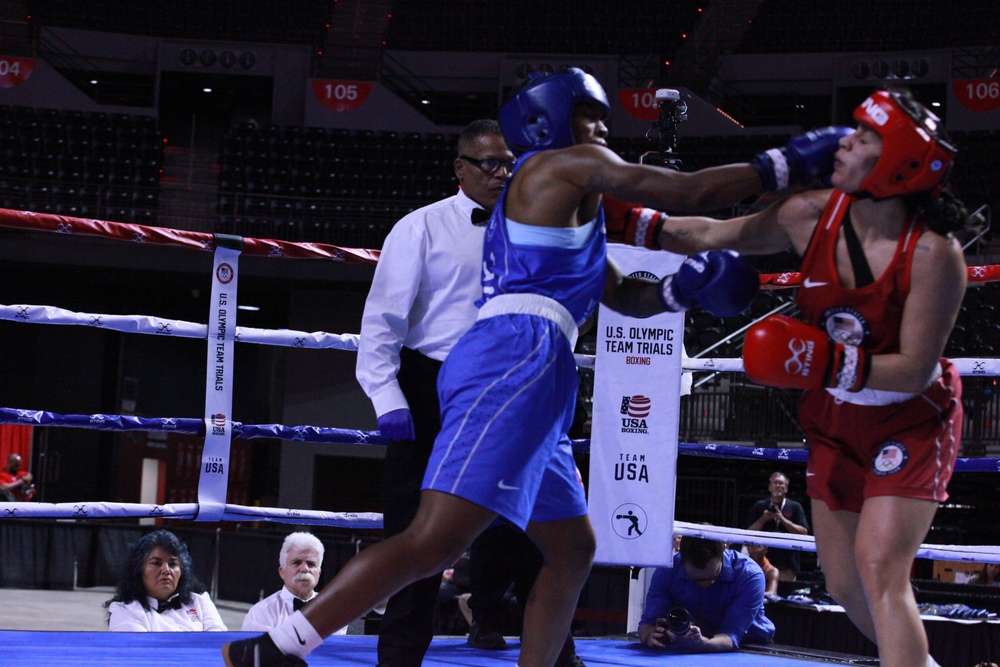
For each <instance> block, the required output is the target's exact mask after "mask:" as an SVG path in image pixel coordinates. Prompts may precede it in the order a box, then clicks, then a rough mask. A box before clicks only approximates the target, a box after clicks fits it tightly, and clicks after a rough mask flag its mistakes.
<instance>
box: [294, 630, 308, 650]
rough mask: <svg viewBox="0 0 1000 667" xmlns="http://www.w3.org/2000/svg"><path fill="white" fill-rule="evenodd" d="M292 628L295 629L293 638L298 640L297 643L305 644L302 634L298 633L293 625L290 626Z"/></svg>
mask: <svg viewBox="0 0 1000 667" xmlns="http://www.w3.org/2000/svg"><path fill="white" fill-rule="evenodd" d="M292 630H295V638H296V639H298V640H299V645H301V646H305V645H306V640H305V639H303V638H302V635H300V634H299V629H298V628H297V627H295V626H294V625H293V626H292Z"/></svg>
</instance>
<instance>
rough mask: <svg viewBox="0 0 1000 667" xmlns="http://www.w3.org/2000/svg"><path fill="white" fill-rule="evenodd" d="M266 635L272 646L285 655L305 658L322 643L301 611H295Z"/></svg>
mask: <svg viewBox="0 0 1000 667" xmlns="http://www.w3.org/2000/svg"><path fill="white" fill-rule="evenodd" d="M267 634H269V635H271V639H272V641H274V645H275V646H277V647H278V650H279V651H281V652H282V653H284V654H285V655H294V656H297V657H299V658H305V657H306V656H307V655H309V653H310V652H311V651H312V650H313V649H315V648H316V647H317V646H319V645H320V644H322V643H323V638H322V637H320V636H319V633H318V632H316V628H314V627H313V626H312V624H311V623H310V622H309V621H307V620H306V617H305V615H304V614H303V613H302V612H301V611H297V612H295V613H294V614H292V615H291V616H289V617H288V618H287V619H285V622H284V623H282V624H281V625H279V626H278V627H276V628H274V629H273V630H271V631H270V632H268V633H267Z"/></svg>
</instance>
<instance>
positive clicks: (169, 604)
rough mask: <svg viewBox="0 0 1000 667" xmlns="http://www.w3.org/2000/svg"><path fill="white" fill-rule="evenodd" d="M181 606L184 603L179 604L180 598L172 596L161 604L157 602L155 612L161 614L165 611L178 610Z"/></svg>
mask: <svg viewBox="0 0 1000 667" xmlns="http://www.w3.org/2000/svg"><path fill="white" fill-rule="evenodd" d="M183 606H184V603H183V602H181V596H180V595H174V596H172V597H170V598H169V599H167V600H163V601H161V602H158V603H157V605H156V611H157V613H159V614H162V613H163V612H165V611H167V610H168V609H180V608H182V607H183Z"/></svg>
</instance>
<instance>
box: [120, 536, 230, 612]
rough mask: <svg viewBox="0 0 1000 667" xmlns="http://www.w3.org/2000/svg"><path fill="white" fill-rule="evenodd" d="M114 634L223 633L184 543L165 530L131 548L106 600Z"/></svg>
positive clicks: (213, 605)
mask: <svg viewBox="0 0 1000 667" xmlns="http://www.w3.org/2000/svg"><path fill="white" fill-rule="evenodd" d="M105 606H106V607H107V608H108V629H109V630H111V631H112V632H201V631H218V632H224V631H226V630H227V629H228V628H226V624H225V623H223V622H222V617H221V616H219V611H218V610H217V609H216V608H215V603H213V602H212V600H211V598H209V596H208V593H205V592H204V586H202V585H201V582H199V581H198V579H197V578H196V577H195V576H194V573H193V572H192V570H191V554H190V553H188V548H187V546H186V545H185V544H184V543H183V542H181V541H180V540H179V539H177V536H176V535H174V534H173V533H171V532H170V531H169V530H157V531H154V532H152V533H149V534H147V535H144V536H143V537H142V538H140V539H139V540H138V541H136V542H135V543H134V544H133V545H132V546H131V547H130V548H129V555H128V559H127V560H126V563H125V570H124V572H123V573H122V576H121V579H120V580H119V582H118V589H117V591H116V592H115V596H114V597H113V598H111V599H110V600H108V601H107V602H106V603H105Z"/></svg>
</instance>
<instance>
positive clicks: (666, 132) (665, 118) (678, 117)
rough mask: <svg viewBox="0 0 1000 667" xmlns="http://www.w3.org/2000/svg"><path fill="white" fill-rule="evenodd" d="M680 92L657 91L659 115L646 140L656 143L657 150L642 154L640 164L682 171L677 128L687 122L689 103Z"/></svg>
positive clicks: (666, 89)
mask: <svg viewBox="0 0 1000 667" xmlns="http://www.w3.org/2000/svg"><path fill="white" fill-rule="evenodd" d="M684 97H685V96H684V95H682V94H681V92H680V91H678V90H674V89H673V88H659V89H657V91H656V104H657V107H658V108H659V114H658V115H657V117H656V120H654V121H653V126H652V127H651V128H649V130H647V131H646V139H648V140H650V141H655V142H656V150H655V151H648V152H646V153H643V154H642V157H640V158H639V162H640V163H642V164H651V165H654V166H658V167H669V168H671V169H680V167H681V160H680V158H678V157H677V126H678V125H680V124H681V123H682V122H684V121H685V120H687V117H688V116H687V110H688V106H687V102H685V101H684V99H683V98H684Z"/></svg>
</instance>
